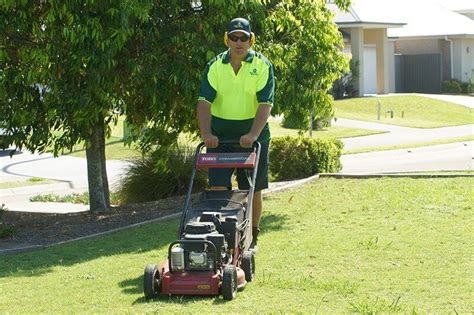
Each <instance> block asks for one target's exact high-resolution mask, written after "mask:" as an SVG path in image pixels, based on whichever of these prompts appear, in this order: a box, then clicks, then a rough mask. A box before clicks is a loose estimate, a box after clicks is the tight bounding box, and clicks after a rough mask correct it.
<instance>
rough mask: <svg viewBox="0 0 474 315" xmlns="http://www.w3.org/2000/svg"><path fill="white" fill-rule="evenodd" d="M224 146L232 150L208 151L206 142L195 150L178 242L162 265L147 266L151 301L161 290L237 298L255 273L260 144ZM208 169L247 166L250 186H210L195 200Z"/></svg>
mask: <svg viewBox="0 0 474 315" xmlns="http://www.w3.org/2000/svg"><path fill="white" fill-rule="evenodd" d="M220 145H224V146H227V147H228V148H230V150H227V151H231V152H227V153H209V152H207V151H208V150H206V153H203V149H204V148H205V145H204V143H201V144H199V145H198V147H197V148H196V152H195V154H194V162H193V169H192V174H191V178H190V181H189V188H188V191H187V194H186V198H185V202H184V209H183V213H182V216H181V223H180V226H179V233H178V240H176V241H174V242H172V243H171V244H170V245H169V248H168V259H167V260H165V261H164V262H163V263H162V264H161V266H160V268H159V269H158V267H157V265H153V264H150V265H148V266H146V268H145V274H144V285H143V289H144V294H145V298H147V299H151V298H155V297H157V296H158V295H159V294H163V295H220V294H222V296H223V298H224V299H225V300H232V299H234V298H235V296H236V293H237V290H241V289H243V288H244V287H245V285H246V284H247V282H250V281H252V280H253V279H254V277H255V252H254V251H253V250H251V249H250V244H251V242H252V200H253V196H254V190H255V180H256V176H257V168H258V161H259V156H260V143H259V142H255V143H254V145H253V147H252V148H251V149H244V148H240V146H239V143H238V142H229V141H220ZM223 151H226V150H223ZM209 168H242V169H244V173H245V175H246V178H247V180H248V182H249V187H250V188H249V190H238V189H236V190H224V191H215V190H206V191H204V192H202V193H201V194H200V195H199V196H198V198H197V201H195V202H193V203H191V194H192V190H193V183H194V177H195V175H196V171H197V170H199V169H209Z"/></svg>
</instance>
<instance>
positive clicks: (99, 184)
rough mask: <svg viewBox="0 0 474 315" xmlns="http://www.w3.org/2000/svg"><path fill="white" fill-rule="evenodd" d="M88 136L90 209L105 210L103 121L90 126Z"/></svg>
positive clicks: (106, 208) (106, 207)
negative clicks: (92, 126)
mask: <svg viewBox="0 0 474 315" xmlns="http://www.w3.org/2000/svg"><path fill="white" fill-rule="evenodd" d="M89 136H90V138H89V139H88V140H89V143H88V145H87V147H86V157H87V179H88V182H89V205H90V211H91V212H106V211H108V210H109V208H108V206H107V201H108V200H109V196H108V183H107V181H106V182H104V180H103V176H104V175H103V174H105V178H106V179H107V174H106V172H107V171H106V169H105V154H103V153H102V151H103V150H105V148H104V143H105V137H104V122H103V121H99V123H97V125H96V126H95V127H94V128H91V130H90V133H89ZM101 138H102V139H101ZM104 186H107V189H104Z"/></svg>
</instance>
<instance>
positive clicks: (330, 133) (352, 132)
mask: <svg viewBox="0 0 474 315" xmlns="http://www.w3.org/2000/svg"><path fill="white" fill-rule="evenodd" d="M269 125H270V131H271V134H272V137H284V136H298V130H297V129H289V128H284V127H282V126H281V125H280V122H279V121H278V120H276V119H270V120H269ZM379 133H386V131H381V130H369V129H358V128H349V127H342V126H331V127H328V128H325V129H323V130H313V138H319V139H341V138H352V137H361V136H368V135H375V134H379ZM304 135H305V136H309V131H305V133H304Z"/></svg>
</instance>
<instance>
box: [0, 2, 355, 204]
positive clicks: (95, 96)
mask: <svg viewBox="0 0 474 315" xmlns="http://www.w3.org/2000/svg"><path fill="white" fill-rule="evenodd" d="M336 2H337V3H338V5H340V6H341V7H345V8H347V6H348V3H349V1H348V0H339V1H336ZM0 10H1V11H0V33H1V34H2V36H1V38H0V104H1V107H2V113H1V117H0V120H1V121H2V123H3V124H5V128H6V129H7V130H8V131H11V132H12V133H13V135H14V136H13V137H14V141H15V143H16V144H17V146H19V147H26V148H27V149H29V150H31V151H38V152H44V151H45V150H47V148H48V147H52V148H53V152H54V154H55V155H58V154H59V153H60V152H61V151H63V150H68V149H72V147H73V146H74V145H75V144H77V143H78V142H80V141H83V140H84V141H85V144H86V154H87V164H88V181H89V194H90V203H91V204H90V206H91V211H97V212H101V211H106V210H107V209H108V208H109V206H110V202H109V191H108V180H107V174H106V169H105V163H106V162H105V161H106V160H105V138H106V137H107V136H108V134H109V132H110V130H109V127H108V126H109V123H110V122H113V121H114V120H116V119H117V117H118V115H122V114H123V115H126V121H127V123H128V124H129V125H130V126H131V127H132V130H133V131H134V132H133V133H132V134H133V135H134V136H133V137H131V138H130V141H134V140H139V143H140V147H141V148H142V149H143V150H144V151H146V150H149V149H150V148H152V147H153V146H154V145H161V146H166V145H169V144H171V143H173V142H175V141H176V139H177V136H178V135H179V133H181V132H195V131H196V130H197V125H196V121H195V109H194V104H195V102H196V96H197V92H198V85H199V81H200V77H201V72H202V70H203V68H204V66H205V63H206V62H207V61H208V60H209V59H210V58H212V57H213V56H215V55H216V54H217V53H219V52H220V51H222V50H223V49H224V47H223V42H222V35H223V31H224V30H225V28H226V25H227V23H228V21H229V20H230V19H231V18H233V17H236V16H243V17H247V18H248V19H249V20H250V21H251V22H252V26H253V28H254V30H255V33H256V34H257V36H258V39H259V41H258V42H257V49H258V50H262V51H263V52H264V54H266V55H267V56H268V57H269V59H270V60H272V62H273V63H274V65H275V74H276V77H277V86H278V89H277V95H276V104H277V105H276V106H275V111H274V114H278V113H284V114H285V115H289V116H294V117H301V118H302V119H305V117H307V116H308V115H307V114H308V113H309V112H310V111H311V110H314V109H317V111H318V112H320V113H324V112H328V111H330V110H331V97H330V96H329V95H328V94H327V93H326V92H327V91H328V90H329V88H330V86H331V84H332V82H333V81H334V80H335V79H336V78H337V77H338V76H340V74H341V73H342V71H343V70H345V69H346V68H347V60H346V59H345V58H344V56H343V55H342V53H341V52H340V49H339V48H340V47H341V46H342V38H341V36H340V35H339V33H338V32H337V28H336V26H335V24H334V23H332V21H331V18H332V16H331V13H330V12H329V11H328V10H327V9H326V6H325V1H323V0H319V1H318V0H313V1H309V0H307V1H304V0H300V1H291V0H286V1H270V0H248V1H243V0H242V1H224V0H208V1H202V2H201V1H180V0H166V1H165V0H163V1H161V0H160V1H154V0H128V1H114V0H87V1H79V0H62V1H59V0H49V1H47V0H36V1H27V0H21V1H15V0H4V1H3V2H2V3H1V4H0ZM260 38H261V40H260Z"/></svg>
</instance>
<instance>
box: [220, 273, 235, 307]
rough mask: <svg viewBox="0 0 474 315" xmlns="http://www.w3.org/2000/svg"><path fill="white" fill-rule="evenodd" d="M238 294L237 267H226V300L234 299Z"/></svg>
mask: <svg viewBox="0 0 474 315" xmlns="http://www.w3.org/2000/svg"><path fill="white" fill-rule="evenodd" d="M236 295H237V268H235V266H234V265H227V266H225V267H224V273H223V275H222V296H223V297H224V300H229V301H230V300H233V299H234V298H235V297H236Z"/></svg>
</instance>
